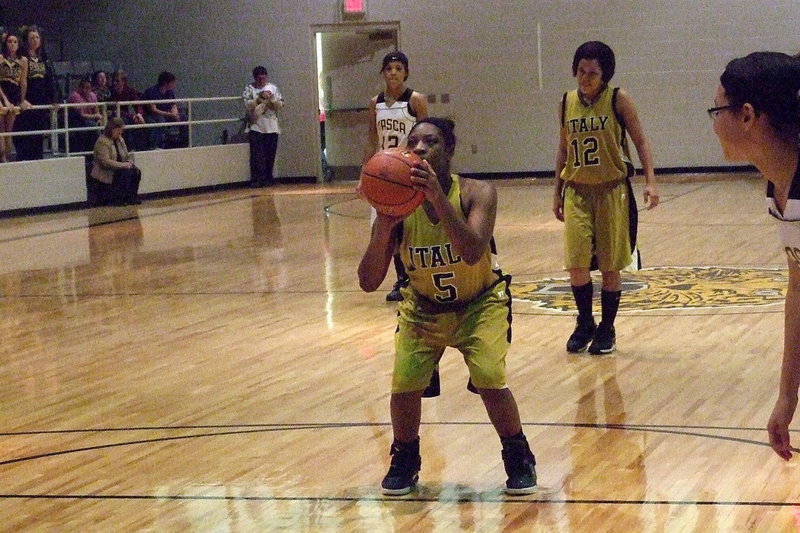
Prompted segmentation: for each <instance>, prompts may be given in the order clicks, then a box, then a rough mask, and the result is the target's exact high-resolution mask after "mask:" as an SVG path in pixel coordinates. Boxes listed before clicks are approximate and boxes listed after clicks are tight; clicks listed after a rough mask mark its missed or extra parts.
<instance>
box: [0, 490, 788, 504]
mask: <svg viewBox="0 0 800 533" xmlns="http://www.w3.org/2000/svg"><path fill="white" fill-rule="evenodd" d="M422 486H424V484H423V485H422ZM494 494H495V493H492V495H489V496H485V495H481V494H476V496H477V498H475V499H472V498H454V499H452V500H448V499H442V498H437V497H433V496H432V497H429V498H425V497H413V496H412V497H408V496H400V497H393V498H392V497H385V496H209V495H205V496H204V495H197V496H189V495H183V494H173V495H144V494H0V499H25V500H143V501H223V502H237V501H248V502H331V503H355V502H376V503H379V502H380V503H395V504H403V503H452V504H458V505H463V504H475V503H501V504H504V505H505V504H523V505H532V504H542V505H552V504H559V505H564V504H567V505H570V504H571V505H681V506H695V505H697V506H740V507H795V506H800V502H780V501H766V502H764V501H747V500H743V501H736V500H719V501H716V500H620V499H609V500H600V499H583V498H541V499H539V498H531V497H530V496H505V497H498V496H494ZM534 496H535V495H534Z"/></svg>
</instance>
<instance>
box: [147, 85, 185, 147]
mask: <svg viewBox="0 0 800 533" xmlns="http://www.w3.org/2000/svg"><path fill="white" fill-rule="evenodd" d="M176 85H177V79H176V78H175V74H173V73H171V72H167V71H164V72H162V73H161V74H159V75H158V83H157V84H156V85H153V86H152V87H150V88H149V89H147V90H146V91H145V92H144V93H143V94H142V100H174V99H175V86H176ZM144 118H145V121H146V122H148V123H151V124H163V123H166V122H182V121H185V120H186V117H185V116H184V115H183V114H181V112H180V111H179V109H178V104H177V103H175V102H165V103H163V104H155V103H150V104H145V117H144ZM149 132H150V134H149V138H150V148H178V147H182V146H188V144H189V142H188V141H189V135H188V129H187V128H186V126H179V127H177V128H172V127H170V128H166V127H154V128H149Z"/></svg>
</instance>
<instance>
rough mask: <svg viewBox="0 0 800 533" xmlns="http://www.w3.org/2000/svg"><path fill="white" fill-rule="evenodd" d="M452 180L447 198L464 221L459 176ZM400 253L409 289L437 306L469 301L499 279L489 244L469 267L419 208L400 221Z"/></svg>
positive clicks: (438, 226) (439, 227) (440, 229)
mask: <svg viewBox="0 0 800 533" xmlns="http://www.w3.org/2000/svg"><path fill="white" fill-rule="evenodd" d="M452 178H453V184H452V186H451V187H450V192H449V193H448V195H447V199H448V201H449V202H450V204H451V205H452V206H453V207H454V208H455V209H456V211H457V212H458V213H459V214H461V216H462V217H463V218H465V219H466V217H465V216H464V212H463V211H462V209H461V185H460V181H459V180H460V177H459V176H458V175H457V174H453V175H452ZM400 254H401V256H402V259H403V264H404V265H405V267H406V272H407V273H408V277H409V279H410V280H411V287H412V288H413V289H414V290H415V291H416V292H417V293H418V294H420V295H422V296H423V297H425V298H427V299H428V300H430V301H431V302H435V303H438V304H462V303H466V302H470V301H472V300H473V299H475V298H476V297H477V296H478V295H480V294H481V293H482V292H484V290H486V288H488V287H489V286H490V285H492V283H494V282H495V281H496V280H497V278H498V274H496V273H495V272H494V271H493V268H496V265H494V258H493V256H492V249H491V246H490V245H489V244H487V246H486V250H485V251H484V253H483V256H482V257H481V259H480V261H478V262H477V263H476V264H474V265H468V264H467V262H466V261H464V260H463V259H462V258H461V256H460V255H458V253H457V252H456V250H454V249H453V246H452V244H451V243H450V239H449V238H448V237H447V233H446V232H445V230H444V227H443V225H442V223H441V221H440V222H439V223H438V224H434V223H432V222H431V220H430V219H429V218H428V215H427V213H425V209H424V208H423V207H422V206H420V207H418V208H417V209H416V210H415V211H414V212H413V213H412V214H411V215H409V216H408V218H406V219H405V220H404V221H403V237H402V240H401V242H400Z"/></svg>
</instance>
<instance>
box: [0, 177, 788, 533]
mask: <svg viewBox="0 0 800 533" xmlns="http://www.w3.org/2000/svg"><path fill="white" fill-rule="evenodd" d="M496 183H497V186H498V189H499V197H500V209H499V216H498V221H497V228H496V232H495V235H496V238H497V243H498V247H499V250H500V258H501V261H502V265H503V268H504V269H505V270H506V271H508V272H510V273H511V274H513V275H514V287H519V288H521V289H522V288H524V287H525V284H526V283H528V284H529V283H535V282H536V281H537V280H542V279H547V280H550V282H549V283H550V284H551V285H553V284H555V285H558V286H559V290H561V291H562V292H563V291H564V289H565V288H566V286H567V282H566V281H565V279H564V273H563V271H562V270H561V249H562V246H561V237H562V227H561V224H560V223H559V222H558V221H556V220H555V219H554V218H553V216H552V214H551V211H550V198H551V182H550V181H549V180H541V181H534V180H514V181H503V182H496ZM353 189H354V184H353V183H346V184H341V185H339V184H336V185H327V186H312V185H281V186H278V187H275V188H273V189H262V190H250V189H241V190H233V191H226V192H220V193H215V194H207V195H198V196H191V197H183V198H173V199H168V200H153V201H146V202H145V203H144V204H142V205H141V206H138V207H130V208H99V209H94V210H86V211H73V212H67V213H59V214H47V215H41V216H31V217H20V218H14V219H4V220H0V305H2V314H0V336H1V337H0V338H1V340H2V342H0V402H1V404H2V412H1V414H0V516H2V520H1V521H0V530H2V531H9V532H10V531H14V532H16V531H154V532H155V531H158V532H161V531H209V532H211V531H213V532H228V531H231V532H234V531H236V532H238V531H289V532H295V531H331V532H332V531H342V532H364V533H367V532H382V531H388V532H395V531H397V532H399V531H415V532H449V531H476V532H477V531H480V532H493V531H503V532H511V531H547V532H550V531H559V532H584V531H585V532H598V531H615V532H616V531H658V532H660V531H664V532H671V531H691V532H707V531H769V532H773V531H796V530H797V529H796V526H795V524H796V521H797V520H798V515H800V482H798V480H800V471H799V470H798V465H800V462H799V461H800V459H795V460H793V461H790V462H788V463H784V462H783V461H781V460H780V459H779V458H778V457H777V456H776V455H774V454H773V452H772V451H771V450H770V449H769V447H768V446H767V445H766V440H767V435H766V431H765V430H764V429H763V428H764V426H765V424H766V421H767V418H768V416H769V413H770V411H771V408H772V404H773V401H774V398H775V393H776V387H777V379H778V369H779V360H780V353H781V346H782V328H783V318H782V317H783V306H782V304H781V303H771V304H770V303H768V304H766V305H747V304H745V305H731V306H725V305H723V306H706V305H695V306H692V305H690V304H681V303H679V305H677V306H676V305H667V303H668V302H666V301H658V300H655V301H650V302H649V304H650V305H649V306H648V305H646V306H645V308H644V309H629V308H627V307H626V306H625V298H626V297H625V296H623V309H622V311H621V313H620V316H619V318H618V320H617V335H618V351H617V352H616V353H615V354H614V355H612V356H608V357H592V356H587V355H569V354H567V353H566V352H565V349H564V343H565V341H566V338H567V336H568V335H569V333H570V332H571V330H572V327H573V325H574V314H573V313H571V312H562V311H557V310H550V309H548V308H546V307H542V306H537V305H534V304H533V303H531V301H529V300H526V299H520V300H518V301H517V302H515V317H514V342H513V345H512V350H511V352H510V353H509V357H508V370H509V383H510V385H511V388H512V390H513V392H514V394H515V396H516V398H517V400H518V402H519V406H520V411H521V415H522V419H523V422H524V426H525V431H526V433H527V436H528V439H529V441H530V442H531V445H532V447H533V450H534V452H535V454H536V457H537V460H538V467H537V469H538V473H539V483H540V486H541V488H540V490H539V492H538V493H537V494H535V495H533V496H529V497H515V498H509V497H505V496H504V495H503V494H502V492H501V487H502V486H503V483H504V480H505V474H504V472H503V466H502V462H501V459H500V444H499V440H498V439H497V437H496V435H495V434H494V432H493V430H492V427H491V426H490V425H489V423H488V420H487V417H486V414H485V412H484V411H483V407H482V405H481V402H480V401H479V399H478V398H477V397H476V396H473V395H471V394H470V393H469V392H467V391H466V390H465V388H464V384H465V382H466V379H467V371H466V368H465V366H464V364H463V362H462V361H461V358H460V356H459V355H458V354H457V353H456V352H448V353H446V354H445V358H444V360H443V363H442V378H443V385H442V396H441V397H439V398H437V399H432V400H425V403H424V406H423V422H424V425H423V427H422V430H421V438H422V456H423V466H422V472H421V487H420V489H419V491H418V492H417V493H414V494H412V495H411V496H409V497H404V498H396V499H391V498H386V497H383V496H381V494H380V491H379V488H378V485H379V483H380V480H381V478H382V476H383V475H384V473H385V471H386V468H387V465H388V461H389V455H388V450H389V444H390V442H391V430H390V426H389V414H388V400H389V396H388V390H389V384H390V371H391V362H392V333H393V330H394V323H395V316H394V315H395V310H394V307H393V306H392V305H390V304H387V303H385V302H384V295H385V292H386V291H385V290H381V291H380V292H378V293H375V294H364V293H362V292H361V291H360V290H359V289H358V285H357V279H356V265H357V263H358V261H359V259H360V255H361V253H362V251H363V249H364V247H365V245H366V239H367V233H368V226H369V220H368V219H369V215H368V209H367V207H366V206H365V204H363V203H362V202H361V201H359V200H357V199H356V198H355V195H354V194H353ZM636 189H637V192H638V191H640V190H641V185H637V186H636ZM762 190H763V184H762V182H761V181H760V180H759V179H758V178H757V177H754V176H752V175H740V176H732V175H728V176H708V175H683V176H671V177H664V179H663V180H662V185H661V192H662V202H663V204H662V205H661V206H660V207H659V208H658V209H657V210H655V211H652V212H643V213H642V214H641V221H640V242H641V246H642V250H643V257H644V262H645V266H647V267H674V268H676V269H679V270H680V269H685V268H690V267H713V266H723V267H732V268H734V269H736V268H744V269H749V268H763V267H768V268H772V269H775V270H774V271H770V272H773V274H774V275H775V276H776V277H777V278H780V275H781V272H783V269H785V266H786V265H785V258H784V256H783V253H782V252H781V250H780V248H779V246H778V241H777V235H776V233H775V229H774V227H773V225H772V222H771V221H770V219H769V217H768V216H767V214H766V212H765V209H764V204H763V193H762ZM776 272H777V273H776ZM783 276H785V272H783ZM553 280H555V281H553ZM784 285H785V284H784ZM388 286H389V283H388V282H387V283H386V284H385V287H386V288H388ZM678 288H679V287H678ZM522 292H525V291H524V290H523V291H522ZM722 292H723V293H724V292H725V291H724V290H723V291H722ZM767 292H768V291H767ZM779 296H780V295H779ZM778 299H780V298H778ZM645 300H647V298H645ZM662 304H663V305H662ZM673 304H674V302H673ZM794 438H795V440H796V441H797V442H795V444H798V443H800V434H797V433H795V435H794Z"/></svg>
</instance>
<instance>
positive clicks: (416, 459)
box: [381, 437, 422, 496]
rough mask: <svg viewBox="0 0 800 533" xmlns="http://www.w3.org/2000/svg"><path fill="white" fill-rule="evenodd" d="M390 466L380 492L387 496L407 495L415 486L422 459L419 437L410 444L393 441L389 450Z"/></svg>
mask: <svg viewBox="0 0 800 533" xmlns="http://www.w3.org/2000/svg"><path fill="white" fill-rule="evenodd" d="M389 453H390V454H391V456H392V464H391V466H389V472H387V473H386V476H385V477H384V478H383V481H382V482H381V492H382V493H383V494H385V495H387V496H402V495H404V494H408V493H409V492H411V491H412V490H414V488H415V487H416V486H417V481H418V480H419V469H420V467H421V466H422V458H421V457H420V456H419V437H417V438H416V439H415V440H413V441H411V442H400V441H398V440H395V441H394V442H393V443H392V447H391V449H390V450H389Z"/></svg>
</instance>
